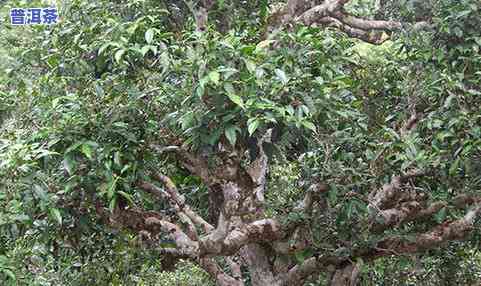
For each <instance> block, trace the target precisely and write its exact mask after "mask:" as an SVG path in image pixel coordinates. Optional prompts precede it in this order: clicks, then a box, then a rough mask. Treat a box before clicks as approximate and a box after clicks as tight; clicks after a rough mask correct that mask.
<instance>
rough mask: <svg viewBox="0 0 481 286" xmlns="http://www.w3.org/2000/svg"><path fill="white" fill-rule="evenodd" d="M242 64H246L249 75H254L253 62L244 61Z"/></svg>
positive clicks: (254, 67) (254, 65)
mask: <svg viewBox="0 0 481 286" xmlns="http://www.w3.org/2000/svg"><path fill="white" fill-rule="evenodd" d="M244 62H245V64H246V67H247V70H248V71H249V72H250V73H251V74H255V72H256V64H255V63H254V62H253V61H251V60H247V59H245V60H244Z"/></svg>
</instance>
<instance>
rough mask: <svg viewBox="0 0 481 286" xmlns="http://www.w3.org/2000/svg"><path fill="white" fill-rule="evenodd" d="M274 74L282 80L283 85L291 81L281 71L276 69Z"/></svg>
mask: <svg viewBox="0 0 481 286" xmlns="http://www.w3.org/2000/svg"><path fill="white" fill-rule="evenodd" d="M274 72H275V73H276V75H277V77H278V78H279V79H280V80H281V82H282V84H287V82H288V81H289V79H288V78H287V76H286V73H285V72H284V71H283V70H281V69H275V70H274Z"/></svg>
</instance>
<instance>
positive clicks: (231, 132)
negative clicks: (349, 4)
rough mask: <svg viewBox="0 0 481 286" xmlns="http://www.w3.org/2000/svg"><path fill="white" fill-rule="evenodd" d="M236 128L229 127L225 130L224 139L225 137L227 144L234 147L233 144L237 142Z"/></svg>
mask: <svg viewBox="0 0 481 286" xmlns="http://www.w3.org/2000/svg"><path fill="white" fill-rule="evenodd" d="M237 129H238V128H237V127H236V126H230V127H229V128H227V129H226V130H225V137H227V140H229V143H230V144H231V145H232V146H234V145H235V142H236V141H237V134H236V132H237Z"/></svg>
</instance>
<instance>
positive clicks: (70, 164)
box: [63, 155, 77, 175]
mask: <svg viewBox="0 0 481 286" xmlns="http://www.w3.org/2000/svg"><path fill="white" fill-rule="evenodd" d="M76 165H77V164H76V162H75V160H74V158H73V156H72V155H65V157H64V158H63V167H64V168H65V170H66V171H67V173H68V174H69V175H73V173H74V172H75V169H76Z"/></svg>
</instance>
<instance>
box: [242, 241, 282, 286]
mask: <svg viewBox="0 0 481 286" xmlns="http://www.w3.org/2000/svg"><path fill="white" fill-rule="evenodd" d="M240 254H241V256H242V258H243V259H244V261H245V262H246V264H247V265H248V268H249V273H250V277H251V282H252V286H266V285H267V286H281V281H279V280H278V279H276V278H275V277H274V274H273V271H272V269H271V265H270V263H269V260H268V258H267V255H266V253H265V250H264V249H262V247H261V246H260V245H258V244H249V245H247V246H244V247H243V248H242V249H241V250H240Z"/></svg>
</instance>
